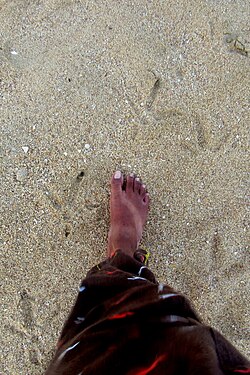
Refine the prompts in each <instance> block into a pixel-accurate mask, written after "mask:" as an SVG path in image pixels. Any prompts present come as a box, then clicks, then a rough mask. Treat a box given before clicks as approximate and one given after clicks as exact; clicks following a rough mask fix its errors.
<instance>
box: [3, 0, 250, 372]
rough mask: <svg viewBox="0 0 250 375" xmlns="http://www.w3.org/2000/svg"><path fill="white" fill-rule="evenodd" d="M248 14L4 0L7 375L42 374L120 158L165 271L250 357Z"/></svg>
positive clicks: (99, 228) (179, 5) (97, 244)
mask: <svg viewBox="0 0 250 375" xmlns="http://www.w3.org/2000/svg"><path fill="white" fill-rule="evenodd" d="M197 3H199V4H197ZM249 14H250V9H249V3H248V1H244V0H241V1H238V2H229V1H217V2H214V1H210V2H208V1H201V2H197V1H187V0H186V1H184V0H180V1H168V2H164V1H155V2H149V1H145V0H139V1H137V2H132V1H126V2H118V1H114V0H113V1H112V0H108V1H106V2H103V1H99V0H98V1H88V2H86V1H72V0H71V1H70V0H64V1H63V0H60V1H58V0H41V1H39V0H36V1H17V0H13V1H4V0H0V25H1V31H0V106H1V112H0V113H1V114H0V116H1V141H0V145H1V159H0V160H1V165H0V168H1V192H2V194H1V238H0V245H1V270H0V271H1V279H2V287H1V305H2V313H1V328H2V329H1V348H2V353H1V356H2V358H1V360H0V363H1V365H0V366H1V367H0V373H1V374H11V375H15V374H19V375H26V374H32V375H33V374H34V375H37V374H43V372H44V369H45V368H46V366H47V364H48V362H49V360H50V358H51V356H52V355H53V350H54V347H55V343H56V340H57V338H58V335H59V333H60V330H61V328H62V324H63V322H64V319H65V318H66V316H67V314H68V312H69V310H70V308H71V305H72V303H73V301H74V299H75V297H76V295H77V287H78V285H79V283H80V280H81V278H82V277H83V276H84V275H85V274H86V272H87V270H88V269H89V268H90V267H91V266H93V265H94V264H95V263H96V262H98V261H99V260H101V259H103V258H104V254H105V250H106V241H107V230H108V225H109V212H108V201H109V179H110V176H111V174H112V173H113V171H115V170H116V169H118V168H119V169H121V170H122V171H124V172H131V171H133V172H135V173H136V174H138V175H139V176H141V177H142V178H143V180H144V181H145V182H146V184H147V186H148V190H149V192H150V194H151V209H150V216H149V220H148V224H147V227H146V231H145V233H144V238H143V246H144V247H146V248H148V249H151V253H152V257H151V263H150V264H151V268H152V270H153V271H154V272H155V274H156V275H157V277H158V279H159V281H161V282H166V283H169V284H171V285H172V286H174V287H175V288H176V289H178V290H180V291H182V292H184V293H185V294H186V295H187V296H189V297H190V298H191V300H192V301H193V304H194V305H195V306H196V308H197V310H198V311H199V313H200V314H201V316H202V317H203V319H204V321H205V322H206V323H207V324H211V325H213V326H214V327H215V328H217V329H218V330H220V331H221V332H222V333H223V334H224V335H225V336H226V337H227V338H228V339H229V340H230V341H231V342H232V343H233V344H234V345H235V346H236V347H237V348H239V349H240V350H241V351H242V352H243V353H245V354H246V355H247V354H249V349H250V346H249V336H248V332H247V327H249V316H248V306H249V292H248V291H249V274H248V269H247V262H248V263H249V249H247V244H248V242H249V238H248V237H247V229H248V222H247V205H246V203H247V198H246V197H247V170H248V169H249V156H248V150H247V147H248V144H247V138H248V124H249V111H248V104H249V101H248V100H249V53H250V52H249V53H248V50H249V49H250V45H249V41H250V34H249V22H248V21H249Z"/></svg>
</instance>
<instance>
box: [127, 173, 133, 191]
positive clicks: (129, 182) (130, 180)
mask: <svg viewBox="0 0 250 375" xmlns="http://www.w3.org/2000/svg"><path fill="white" fill-rule="evenodd" d="M134 180H135V175H134V173H130V174H129V175H128V176H127V185H126V192H133V191H134Z"/></svg>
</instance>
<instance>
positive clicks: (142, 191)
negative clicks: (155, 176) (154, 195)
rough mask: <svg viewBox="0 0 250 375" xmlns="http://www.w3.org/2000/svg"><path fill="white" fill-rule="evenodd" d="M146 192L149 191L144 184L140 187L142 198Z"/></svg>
mask: <svg viewBox="0 0 250 375" xmlns="http://www.w3.org/2000/svg"><path fill="white" fill-rule="evenodd" d="M146 192H147V190H146V185H144V184H142V185H141V188H140V195H141V196H142V198H144V197H145V194H146Z"/></svg>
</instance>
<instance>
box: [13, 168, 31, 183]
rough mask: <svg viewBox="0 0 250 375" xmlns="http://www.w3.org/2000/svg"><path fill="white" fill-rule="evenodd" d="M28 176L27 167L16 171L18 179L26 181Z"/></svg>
mask: <svg viewBox="0 0 250 375" xmlns="http://www.w3.org/2000/svg"><path fill="white" fill-rule="evenodd" d="M27 176H28V171H27V169H25V168H20V169H18V171H17V172H16V179H17V181H24V180H25V179H26V178H27Z"/></svg>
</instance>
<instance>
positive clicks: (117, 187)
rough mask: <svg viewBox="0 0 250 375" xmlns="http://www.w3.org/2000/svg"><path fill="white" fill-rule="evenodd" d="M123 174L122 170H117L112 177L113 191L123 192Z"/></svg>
mask: <svg viewBox="0 0 250 375" xmlns="http://www.w3.org/2000/svg"><path fill="white" fill-rule="evenodd" d="M122 184H123V176H122V173H121V171H116V172H115V173H114V174H113V176H112V179H111V192H112V193H115V194H117V193H120V192H122Z"/></svg>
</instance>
